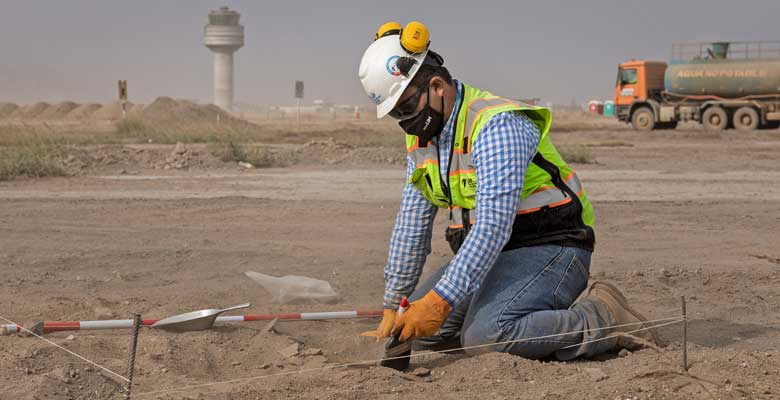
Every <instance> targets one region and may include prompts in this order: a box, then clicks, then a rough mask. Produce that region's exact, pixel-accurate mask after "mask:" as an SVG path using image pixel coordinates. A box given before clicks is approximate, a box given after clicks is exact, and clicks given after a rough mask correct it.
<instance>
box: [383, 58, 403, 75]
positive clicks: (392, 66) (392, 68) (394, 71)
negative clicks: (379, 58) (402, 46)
mask: <svg viewBox="0 0 780 400" xmlns="http://www.w3.org/2000/svg"><path fill="white" fill-rule="evenodd" d="M399 58H400V56H391V57H390V58H388V59H387V64H385V67H387V73H388V74H390V75H392V76H398V75H401V70H399V69H398V65H396V61H398V59H399Z"/></svg>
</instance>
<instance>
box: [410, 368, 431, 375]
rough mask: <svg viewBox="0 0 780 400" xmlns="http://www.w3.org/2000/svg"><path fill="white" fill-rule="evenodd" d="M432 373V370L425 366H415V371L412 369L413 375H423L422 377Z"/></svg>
mask: <svg viewBox="0 0 780 400" xmlns="http://www.w3.org/2000/svg"><path fill="white" fill-rule="evenodd" d="M430 374H431V370H430V369H428V368H424V367H418V368H415V370H414V371H412V375H414V376H421V377H422V376H428V375H430Z"/></svg>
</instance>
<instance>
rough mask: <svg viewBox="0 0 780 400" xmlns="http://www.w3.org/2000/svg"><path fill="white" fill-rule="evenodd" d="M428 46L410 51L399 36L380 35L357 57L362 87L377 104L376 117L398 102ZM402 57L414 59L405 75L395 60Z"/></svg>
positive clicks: (383, 114) (387, 111)
mask: <svg viewBox="0 0 780 400" xmlns="http://www.w3.org/2000/svg"><path fill="white" fill-rule="evenodd" d="M427 54H428V49H426V50H425V51H423V52H421V53H417V54H411V53H409V52H407V51H406V50H404V48H403V47H402V46H401V41H400V40H399V36H398V35H388V36H385V37H381V38H379V39H377V40H375V41H374V43H371V46H368V49H367V50H366V52H365V53H364V54H363V59H362V60H360V70H359V71H358V76H359V77H360V83H362V84H363V89H364V90H365V91H366V94H368V97H369V98H371V101H372V102H374V104H376V117H377V118H382V117H384V116H385V115H387V113H389V112H390V110H392V109H393V107H395V105H396V103H398V98H399V97H401V94H402V93H403V92H404V90H405V89H406V87H407V86H409V83H410V82H411V81H412V78H414V75H415V74H416V73H417V71H418V70H419V69H420V66H421V65H422V64H423V62H424V61H425V56H426V55H427ZM401 57H408V58H411V59H413V60H414V61H415V62H414V65H413V66H412V67H411V68H410V69H409V72H408V73H407V74H406V75H404V74H402V73H401V70H399V69H398V66H397V65H396V61H398V59H399V58H401Z"/></svg>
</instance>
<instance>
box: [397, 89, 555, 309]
mask: <svg viewBox="0 0 780 400" xmlns="http://www.w3.org/2000/svg"><path fill="white" fill-rule="evenodd" d="M456 86H457V88H458V96H457V99H456V101H455V107H454V108H453V110H457V109H458V106H459V104H460V102H461V100H462V99H461V98H460V92H461V90H462V85H461V83H460V82H457V81H456ZM454 132H455V112H453V113H452V115H450V117H449V120H448V121H447V123H446V125H445V126H444V129H443V130H442V132H441V135H440V136H439V138H437V139H438V140H437V139H434V143H435V144H437V145H438V146H439V157H440V158H439V165H441V166H442V168H440V170H441V172H442V178H443V179H444V181H445V182H447V181H448V180H447V176H446V173H447V172H446V168H445V167H444V166H446V165H447V164H448V162H449V157H450V145H451V143H452V135H453V134H454ZM539 136H540V134H539V128H538V127H537V126H536V124H534V123H533V122H532V121H531V120H530V119H528V118H527V117H526V116H524V115H522V114H521V113H517V112H504V113H500V114H497V115H495V116H493V117H492V118H491V119H490V120H489V121H488V122H487V123H486V124H485V125H484V127H483V128H482V130H481V131H480V132H479V136H478V137H477V140H476V141H475V142H474V144H473V149H472V158H473V161H474V169H475V170H476V174H477V200H476V201H477V212H476V214H477V215H476V221H475V223H474V225H473V226H472V227H471V231H470V232H469V234H468V236H466V240H465V241H464V242H463V245H462V246H461V247H460V250H458V253H457V254H456V255H455V257H454V258H453V259H452V260H451V261H450V263H449V264H448V265H447V270H446V272H445V273H444V276H443V277H442V278H441V280H439V282H438V283H436V286H434V288H433V290H435V291H436V293H438V294H439V295H440V296H441V297H442V298H443V299H445V300H446V301H447V302H448V303H449V304H450V305H451V306H452V307H455V306H456V305H457V304H458V303H460V302H461V301H462V300H463V299H464V298H465V297H466V296H467V295H469V294H471V293H473V292H474V291H476V290H477V289H478V288H479V286H480V284H481V283H482V280H483V279H484V278H485V275H486V274H487V272H488V270H489V269H490V267H491V266H492V265H493V263H495V261H496V259H497V258H498V254H499V253H500V252H501V249H502V248H503V247H504V245H505V244H506V242H507V241H508V240H509V235H510V234H511V232H512V223H513V222H514V220H515V214H516V211H517V204H518V203H519V201H520V194H521V192H522V189H523V178H524V177H525V172H526V169H527V168H528V164H530V162H531V159H532V158H533V156H534V154H535V153H536V148H537V146H538V144H539ZM415 168H416V166H415V164H414V162H413V161H412V159H411V157H407V168H406V178H407V182H408V180H409V177H410V176H411V174H412V173H413V172H414V170H415ZM437 210H438V209H437V207H436V206H434V205H433V204H431V203H430V202H429V201H428V200H426V199H425V198H424V197H423V196H422V194H420V192H419V191H417V190H416V189H415V188H414V186H413V185H412V184H409V183H407V184H406V186H405V187H404V189H403V194H402V198H401V208H400V210H399V211H398V216H397V217H396V220H395V227H394V228H393V234H392V236H391V238H390V252H389V253H390V254H389V255H388V259H387V265H386V266H385V296H384V307H385V308H393V309H395V308H397V307H398V304H399V303H400V302H401V298H402V297H404V296H409V295H410V294H411V293H412V291H413V290H414V288H415V287H416V286H417V282H418V280H419V278H420V274H421V273H422V268H423V265H424V264H425V259H426V258H427V256H428V254H430V252H431V231H432V229H433V219H434V217H435V216H436V211H437ZM472 218H473V216H472Z"/></svg>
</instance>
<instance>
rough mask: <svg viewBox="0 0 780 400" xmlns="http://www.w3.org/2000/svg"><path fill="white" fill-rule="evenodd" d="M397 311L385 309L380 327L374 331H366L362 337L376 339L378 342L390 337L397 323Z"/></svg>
mask: <svg viewBox="0 0 780 400" xmlns="http://www.w3.org/2000/svg"><path fill="white" fill-rule="evenodd" d="M395 314H396V311H395V310H392V309H389V308H385V310H384V311H383V312H382V321H381V322H380V323H379V327H377V328H376V330H373V331H366V332H363V333H361V334H360V336H366V337H372V338H376V340H382V339H386V338H388V337H390V331H391V330H392V329H393V324H394V323H395Z"/></svg>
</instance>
